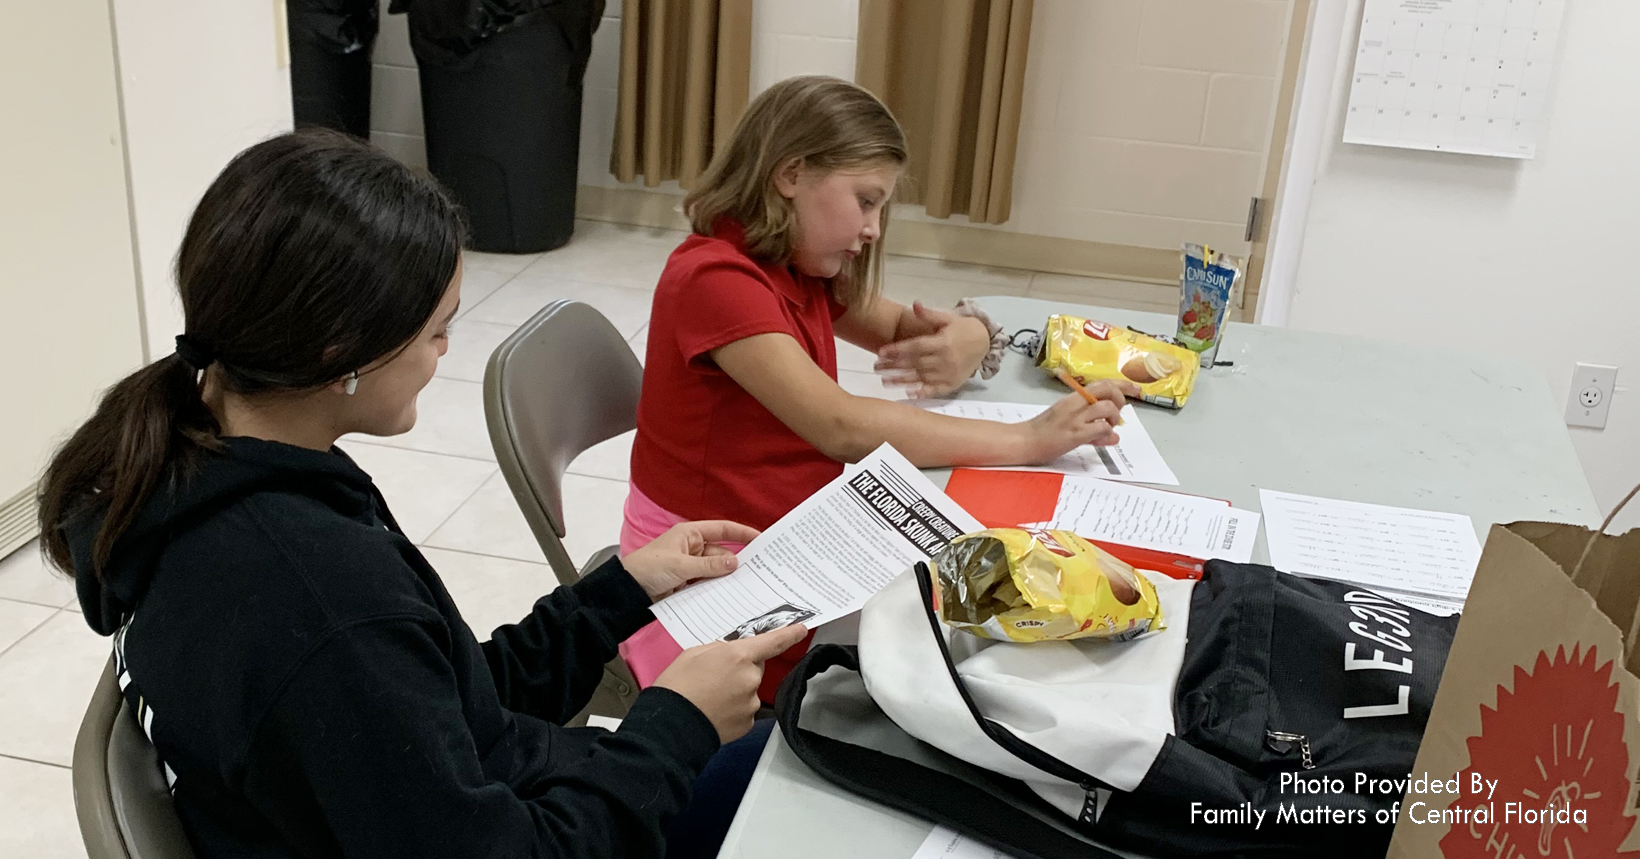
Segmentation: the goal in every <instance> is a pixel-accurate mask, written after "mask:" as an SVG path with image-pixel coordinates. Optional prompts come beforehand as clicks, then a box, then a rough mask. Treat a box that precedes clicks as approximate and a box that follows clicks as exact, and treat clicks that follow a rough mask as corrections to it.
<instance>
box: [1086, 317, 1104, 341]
mask: <svg viewBox="0 0 1640 859" xmlns="http://www.w3.org/2000/svg"><path fill="white" fill-rule="evenodd" d="M1082 333H1083V334H1086V335H1088V336H1089V337H1092V338H1093V339H1095V340H1109V339H1110V326H1109V325H1106V324H1105V323H1103V322H1093V321H1091V320H1090V321H1088V322H1084V323H1082Z"/></svg>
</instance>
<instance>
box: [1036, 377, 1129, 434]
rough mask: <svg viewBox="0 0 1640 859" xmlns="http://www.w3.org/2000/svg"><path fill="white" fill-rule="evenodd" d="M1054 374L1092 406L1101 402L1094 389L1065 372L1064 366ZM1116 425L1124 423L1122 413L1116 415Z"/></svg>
mask: <svg viewBox="0 0 1640 859" xmlns="http://www.w3.org/2000/svg"><path fill="white" fill-rule="evenodd" d="M1053 374H1054V375H1055V376H1057V377H1058V378H1059V381H1061V382H1064V383H1065V384H1067V385H1069V386H1070V388H1071V390H1073V391H1075V392H1077V393H1078V394H1081V395H1082V399H1084V400H1087V401H1088V405H1090V406H1091V405H1093V404H1094V403H1097V402H1099V398H1098V397H1096V396H1094V395H1093V392H1092V391H1089V390H1088V389H1087V388H1084V387H1082V383H1081V382H1078V381H1076V377H1075V376H1072V375H1071V374H1070V373H1067V372H1065V368H1064V367H1057V368H1055V369H1054V371H1053ZM1116 425H1117V426H1121V425H1122V416H1121V415H1117V416H1116Z"/></svg>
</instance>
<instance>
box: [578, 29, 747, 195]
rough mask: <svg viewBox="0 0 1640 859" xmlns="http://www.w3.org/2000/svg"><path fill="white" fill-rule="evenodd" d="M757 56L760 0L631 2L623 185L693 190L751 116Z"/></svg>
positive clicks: (615, 164)
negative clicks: (676, 185) (667, 184)
mask: <svg viewBox="0 0 1640 859" xmlns="http://www.w3.org/2000/svg"><path fill="white" fill-rule="evenodd" d="M751 54H752V0H623V2H622V4H621V78H620V92H619V96H618V98H617V107H616V115H615V146H614V148H613V149H612V150H611V151H610V156H609V170H610V172H611V173H614V174H615V178H617V179H619V180H621V181H622V182H632V181H634V180H636V179H637V177H638V176H640V175H641V176H643V181H644V184H645V185H648V186H650V187H654V186H656V185H659V184H660V183H661V182H664V181H666V180H668V179H677V180H678V181H679V182H681V183H682V184H683V185H684V186H685V187H688V185H689V183H690V182H691V181H692V180H694V178H695V177H696V176H698V175H700V173H701V171H703V170H705V169H706V165H707V164H708V163H709V162H710V161H711V160H712V151H713V148H714V147H715V146H716V145H717V144H719V143H722V142H723V141H725V140H726V139H727V138H728V136H729V134H730V133H731V132H733V131H734V128H735V123H736V122H738V121H739V120H740V114H741V113H742V112H743V111H744V110H745V109H746V101H747V93H748V91H749V90H750V87H751V65H752V64H751Z"/></svg>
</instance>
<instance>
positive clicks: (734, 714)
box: [655, 623, 809, 743]
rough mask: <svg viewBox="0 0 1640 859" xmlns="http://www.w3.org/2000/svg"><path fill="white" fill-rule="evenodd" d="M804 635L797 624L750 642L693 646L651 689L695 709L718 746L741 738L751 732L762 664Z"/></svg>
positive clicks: (802, 628)
mask: <svg viewBox="0 0 1640 859" xmlns="http://www.w3.org/2000/svg"><path fill="white" fill-rule="evenodd" d="M808 632H809V631H808V630H807V629H805V628H804V627H803V625H802V624H800V623H795V624H792V625H791V626H787V627H782V628H780V629H777V630H774V631H772V632H765V633H763V634H762V635H754V636H752V637H751V638H742V639H739V640H737V641H714V642H711V643H710V644H703V645H701V646H699V647H691V648H689V649H688V650H685V651H684V652H683V653H682V654H681V655H679V656H678V658H677V660H676V661H675V662H673V663H672V664H671V665H670V666H668V667H667V669H666V670H665V671H662V672H661V676H659V677H657V678H655V685H656V686H661V687H664V688H667V689H671V690H672V691H673V692H676V693H678V694H679V695H682V696H683V697H685V698H688V699H689V703H691V704H694V705H695V706H696V707H699V708H700V711H701V712H702V713H704V714H705V715H706V718H707V719H710V720H711V722H712V727H714V728H716V729H717V732H718V741H719V742H724V743H727V742H730V741H732V740H737V739H740V738H741V737H743V736H745V734H746V732H747V731H750V730H751V729H752V720H753V719H755V718H756V717H757V711H758V707H759V705H760V704H761V702H760V701H758V699H757V687H758V684H760V683H762V682H763V663H764V662H765V661H767V660H770V659H773V658H775V657H776V656H779V655H780V654H782V653H785V652H786V651H787V650H789V649H791V648H793V647H796V646H797V645H798V644H800V643H802V641H803V637H804V636H806V635H808Z"/></svg>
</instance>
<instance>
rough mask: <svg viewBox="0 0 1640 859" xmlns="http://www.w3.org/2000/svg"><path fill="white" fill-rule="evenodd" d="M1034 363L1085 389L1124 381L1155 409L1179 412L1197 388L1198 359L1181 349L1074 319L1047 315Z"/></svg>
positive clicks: (1142, 335) (1095, 323)
mask: <svg viewBox="0 0 1640 859" xmlns="http://www.w3.org/2000/svg"><path fill="white" fill-rule="evenodd" d="M1036 364H1037V366H1038V367H1041V368H1042V369H1044V370H1047V371H1048V372H1049V373H1052V372H1053V371H1055V370H1059V369H1063V370H1064V371H1065V372H1067V373H1070V374H1071V375H1072V376H1075V377H1076V381H1078V382H1080V383H1082V384H1087V383H1088V382H1091V381H1094V380H1096V379H1127V380H1128V381H1130V382H1133V383H1135V384H1137V385H1138V386H1139V398H1140V399H1142V400H1144V401H1145V402H1147V403H1150V404H1152V405H1157V406H1166V407H1168V408H1170V409H1177V408H1182V407H1183V406H1184V403H1185V400H1188V399H1190V392H1191V390H1192V389H1194V388H1195V387H1196V373H1197V372H1198V371H1199V370H1200V369H1201V360H1200V358H1199V357H1198V356H1197V355H1196V353H1194V352H1192V351H1190V350H1189V349H1185V348H1184V347H1182V346H1174V345H1173V344H1171V343H1163V342H1162V341H1160V340H1157V339H1156V338H1154V337H1149V336H1146V335H1144V334H1140V333H1138V332H1136V331H1129V330H1128V329H1126V328H1118V327H1117V326H1115V325H1107V324H1105V323H1103V322H1096V321H1090V320H1087V319H1078V318H1077V317H1075V316H1057V315H1056V316H1050V317H1048V324H1047V326H1046V327H1044V328H1043V329H1042V343H1041V345H1040V346H1039V347H1038V349H1037V353H1036Z"/></svg>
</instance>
